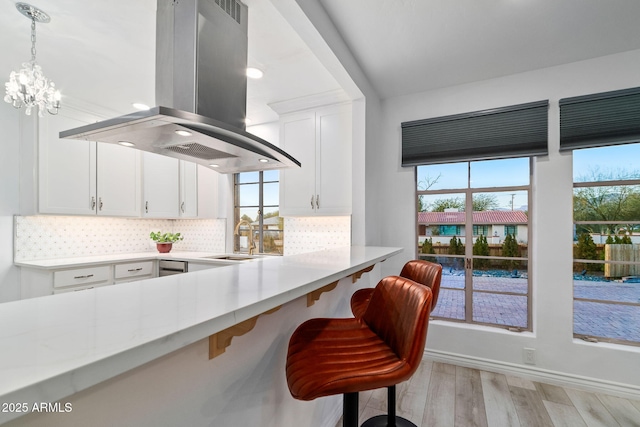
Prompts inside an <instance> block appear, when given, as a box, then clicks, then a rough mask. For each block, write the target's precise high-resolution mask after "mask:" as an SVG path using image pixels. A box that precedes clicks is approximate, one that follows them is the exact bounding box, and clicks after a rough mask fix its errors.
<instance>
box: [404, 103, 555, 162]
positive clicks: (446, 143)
mask: <svg viewBox="0 0 640 427" xmlns="http://www.w3.org/2000/svg"><path fill="white" fill-rule="evenodd" d="M548 110H549V101H548V100H545V101H538V102H530V103H527V104H519V105H512V106H508V107H501V108H494V109H490V110H482V111H475V112H471V113H463V114H456V115H452V116H444V117H436V118H431V119H424V120H416V121H411V122H403V123H402V166H418V165H425V164H435V163H448V162H455V161H466V160H488V159H501V158H511V157H524V156H540V155H546V154H548V152H549V151H548V147H547V139H548V138H547V134H548Z"/></svg>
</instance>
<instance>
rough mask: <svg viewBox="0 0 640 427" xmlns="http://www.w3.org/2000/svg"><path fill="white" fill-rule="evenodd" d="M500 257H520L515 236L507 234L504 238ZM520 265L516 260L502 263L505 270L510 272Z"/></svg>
mask: <svg viewBox="0 0 640 427" xmlns="http://www.w3.org/2000/svg"><path fill="white" fill-rule="evenodd" d="M502 256H503V257H519V256H520V246H518V241H517V240H516V238H515V236H512V235H511V234H507V235H506V236H505V238H504V242H502ZM519 265H520V261H518V260H506V261H505V262H504V266H505V268H506V269H508V270H511V269H514V268H517V267H518V266H519Z"/></svg>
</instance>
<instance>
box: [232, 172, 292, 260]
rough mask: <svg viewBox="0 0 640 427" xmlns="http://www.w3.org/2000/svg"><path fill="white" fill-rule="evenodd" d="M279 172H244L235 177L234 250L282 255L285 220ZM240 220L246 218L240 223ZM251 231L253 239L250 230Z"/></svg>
mask: <svg viewBox="0 0 640 427" xmlns="http://www.w3.org/2000/svg"><path fill="white" fill-rule="evenodd" d="M279 177H280V175H279V172H278V171H277V170H275V171H271V170H270V171H263V172H243V173H238V174H235V176H234V190H235V191H234V224H235V225H236V226H238V224H239V226H238V233H237V235H235V237H234V252H243V253H248V252H249V246H250V245H249V242H250V240H251V241H252V242H253V247H254V253H267V254H278V255H281V254H282V242H283V239H284V224H283V223H284V221H283V219H282V218H280V216H279V213H280V211H279V193H278V191H279ZM240 221H243V222H242V223H240ZM250 230H251V233H252V235H251V237H252V238H251V239H250V238H249V232H250Z"/></svg>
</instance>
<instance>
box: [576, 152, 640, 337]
mask: <svg viewBox="0 0 640 427" xmlns="http://www.w3.org/2000/svg"><path fill="white" fill-rule="evenodd" d="M638 146H639V147H640V143H638ZM589 148H604V147H588V148H585V149H589ZM576 150H578V149H575V150H573V151H576ZM627 185H628V186H640V179H636V178H631V179H626V180H625V179H622V180H609V181H607V180H603V181H575V180H573V190H574V193H573V197H575V190H576V189H577V188H593V187H620V186H627ZM572 217H573V218H572V223H573V225H574V230H575V227H576V226H578V225H616V224H621V223H623V224H625V225H640V219H638V220H636V221H628V220H618V221H611V220H608V221H596V220H593V221H586V220H581V221H576V220H575V209H574V210H573V214H572ZM577 237H578V236H577V235H576V236H574V238H577ZM575 243H576V241H575V240H574V242H573V244H574V245H575ZM572 260H573V261H572V263H571V267H572V270H573V267H574V266H575V264H577V263H581V264H597V265H603V266H604V265H606V264H609V265H640V261H606V260H594V259H583V258H575V256H572ZM571 286H572V291H573V307H574V309H573V311H574V316H573V319H572V325H573V327H572V333H573V337H574V338H576V339H581V340H583V341H587V342H594V343H595V342H606V343H612V344H620V345H626V346H633V347H640V341H631V340H622V339H617V338H611V337H603V336H599V335H593V334H582V333H576V331H575V328H576V325H575V311H576V309H575V303H576V302H587V303H597V304H608V305H620V306H633V307H640V302H637V303H634V302H627V301H613V300H605V299H594V298H582V297H576V287H575V277H574V278H573V279H572V283H571Z"/></svg>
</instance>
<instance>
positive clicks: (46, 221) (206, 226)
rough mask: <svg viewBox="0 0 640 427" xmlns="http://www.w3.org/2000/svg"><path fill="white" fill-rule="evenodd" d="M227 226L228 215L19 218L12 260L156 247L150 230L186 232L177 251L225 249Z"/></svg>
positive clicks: (153, 248)
mask: <svg viewBox="0 0 640 427" xmlns="http://www.w3.org/2000/svg"><path fill="white" fill-rule="evenodd" d="M225 228H226V220H224V219H206V220H205V219H197V220H168V219H136V218H111V217H83V216H48V215H47V216H44V215H43V216H16V217H14V260H15V261H28V260H38V259H54V258H68V257H77V256H91V255H108V254H117V253H133V252H147V251H155V250H156V249H155V245H154V244H153V243H152V242H151V240H150V239H149V233H150V232H151V231H163V232H173V233H176V232H180V233H182V235H183V236H184V240H183V241H181V242H179V243H176V244H175V245H174V248H175V249H176V250H181V251H203V252H217V253H224V252H225Z"/></svg>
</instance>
